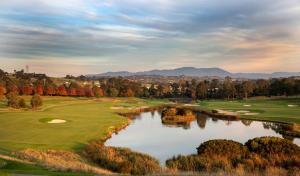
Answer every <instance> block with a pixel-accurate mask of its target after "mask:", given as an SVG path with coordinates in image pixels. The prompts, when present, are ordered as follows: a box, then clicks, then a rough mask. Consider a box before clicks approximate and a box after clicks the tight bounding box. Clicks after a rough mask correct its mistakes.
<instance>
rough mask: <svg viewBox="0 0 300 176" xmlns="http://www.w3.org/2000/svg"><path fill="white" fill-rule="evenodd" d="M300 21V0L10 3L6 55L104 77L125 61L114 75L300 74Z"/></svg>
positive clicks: (4, 18)
mask: <svg viewBox="0 0 300 176" xmlns="http://www.w3.org/2000/svg"><path fill="white" fill-rule="evenodd" d="M33 7H34V8H33ZM299 19H300V2H299V1H298V0H289V1H282V0H262V1H253V0H244V1H240V0H228V1H226V3H224V1H221V0H201V1H199V0H188V1H181V0H153V1H148V0H122V1H121V0H103V1H96V0H64V1H61V0H52V1H45V0H27V1H22V0H2V1H0V27H1V28H0V37H1V39H0V57H1V58H3V59H4V58H5V59H6V60H7V61H6V62H7V63H9V62H11V63H13V61H12V60H14V64H15V65H18V66H21V65H24V64H26V62H32V61H33V60H34V61H35V63H36V64H37V63H40V64H41V65H42V64H46V63H47V64H49V63H50V62H51V61H53V59H50V60H49V58H60V60H61V62H69V61H70V60H72V61H78V63H80V64H82V67H84V68H82V69H81V70H86V71H87V72H97V71H98V70H99V72H100V69H99V66H101V64H103V63H102V62H101V64H100V63H98V62H94V60H105V61H106V62H107V63H118V64H113V65H111V66H110V68H109V69H110V70H117V69H120V70H131V71H135V69H137V68H138V69H140V70H148V69H152V68H167V67H179V66H197V67H210V66H212V67H215V66H218V67H224V68H226V69H229V70H230V71H277V70H278V69H280V70H294V71H296V70H299V67H297V66H295V65H297V64H300V63H299V62H300V61H299V56H300V54H299V51H300V50H299V44H300V32H299V31H300V20H299ZM10 60H11V61H10ZM17 61H19V62H17ZM53 62H54V61H53ZM85 62H91V63H93V64H96V65H97V64H99V65H98V67H97V66H92V65H90V64H83V63H85ZM128 63H132V65H130V66H129V65H128ZM259 63H260V64H259ZM280 66H282V68H281V67H280ZM74 68H77V69H80V68H79V66H78V65H76V66H74ZM70 70H73V69H71V68H70ZM107 71H109V70H107ZM49 72H53V73H54V71H49ZM66 72H68V71H66ZM60 73H61V74H63V73H62V72H60Z"/></svg>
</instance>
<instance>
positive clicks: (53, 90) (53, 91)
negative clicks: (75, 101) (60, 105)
mask: <svg viewBox="0 0 300 176" xmlns="http://www.w3.org/2000/svg"><path fill="white" fill-rule="evenodd" d="M45 91H46V92H45V94H46V95H51V96H52V95H55V94H56V88H55V87H54V86H50V85H49V86H47V88H46V90H45Z"/></svg>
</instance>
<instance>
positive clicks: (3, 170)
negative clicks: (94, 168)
mask: <svg viewBox="0 0 300 176" xmlns="http://www.w3.org/2000/svg"><path fill="white" fill-rule="evenodd" d="M15 174H20V175H22V174H24V175H26V174H28V175H47V176H58V175H59V176H92V175H93V174H86V173H73V172H59V171H51V170H48V169H46V168H43V167H41V166H36V165H30V164H24V163H19V162H16V161H9V160H4V159H1V158H0V175H1V176H13V175H15Z"/></svg>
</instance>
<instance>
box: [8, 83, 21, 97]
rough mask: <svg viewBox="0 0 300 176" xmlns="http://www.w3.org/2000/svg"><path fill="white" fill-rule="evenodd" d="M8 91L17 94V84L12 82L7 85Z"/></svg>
mask: <svg viewBox="0 0 300 176" xmlns="http://www.w3.org/2000/svg"><path fill="white" fill-rule="evenodd" d="M9 92H12V93H15V94H17V95H19V88H18V86H17V85H15V84H13V85H11V86H10V87H9Z"/></svg>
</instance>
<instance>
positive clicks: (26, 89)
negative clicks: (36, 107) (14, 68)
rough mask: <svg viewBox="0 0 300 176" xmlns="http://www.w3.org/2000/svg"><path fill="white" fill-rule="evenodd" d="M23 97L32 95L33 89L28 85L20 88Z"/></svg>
mask: <svg viewBox="0 0 300 176" xmlns="http://www.w3.org/2000/svg"><path fill="white" fill-rule="evenodd" d="M22 92H23V95H31V94H32V93H33V88H32V86H31V85H30V84H29V83H25V84H24V85H23V88H22Z"/></svg>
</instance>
